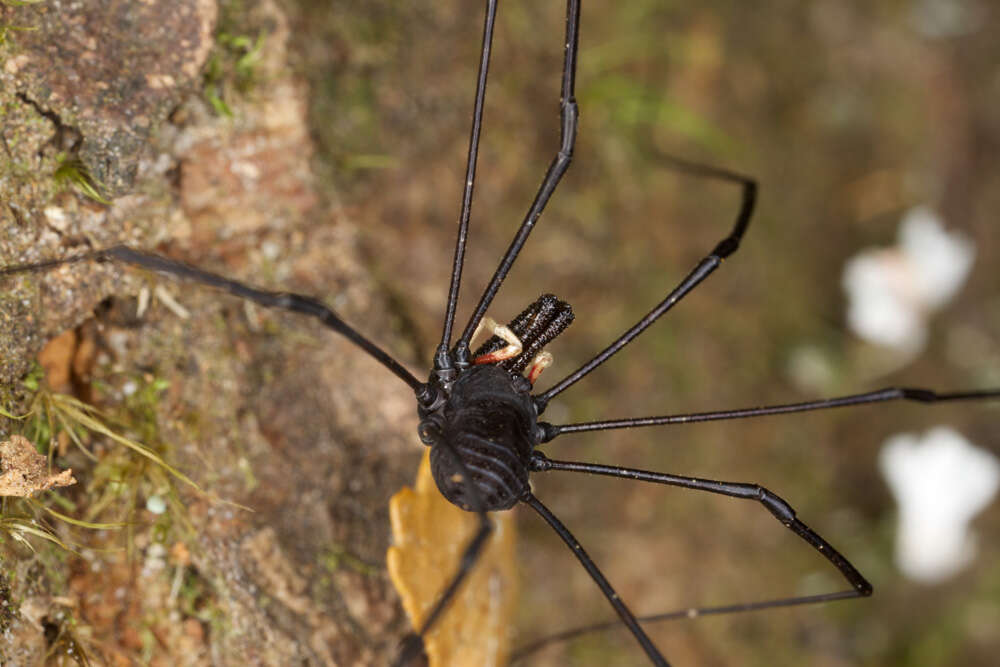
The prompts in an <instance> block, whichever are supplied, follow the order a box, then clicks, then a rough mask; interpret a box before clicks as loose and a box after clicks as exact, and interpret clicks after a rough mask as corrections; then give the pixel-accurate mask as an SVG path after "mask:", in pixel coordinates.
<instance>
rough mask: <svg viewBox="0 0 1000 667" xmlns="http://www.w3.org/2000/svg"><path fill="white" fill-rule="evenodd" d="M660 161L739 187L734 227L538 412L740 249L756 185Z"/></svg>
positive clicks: (545, 398)
mask: <svg viewBox="0 0 1000 667" xmlns="http://www.w3.org/2000/svg"><path fill="white" fill-rule="evenodd" d="M663 159H664V160H665V161H666V163H667V164H668V166H670V167H671V168H673V169H676V170H677V171H681V172H684V173H689V174H692V175H697V176H704V177H708V178H716V179H720V180H724V181H729V182H733V183H738V184H739V185H741V186H742V189H743V199H742V203H741V204H740V210H739V212H738V213H737V214H736V221H735V223H733V228H732V230H731V231H730V232H729V235H728V236H726V238H724V239H722V240H721V241H719V243H718V244H717V245H716V246H715V248H714V249H713V250H712V252H710V253H709V254H708V255H706V256H705V258H704V259H702V260H701V261H700V262H698V265H697V266H695V268H694V270H693V271H691V273H689V274H688V275H687V277H686V278H684V279H683V280H682V281H681V282H680V284H679V285H678V286H677V287H675V288H674V289H673V291H671V292H670V293H669V294H668V295H667V297H666V298H665V299H664V300H663V301H661V302H660V303H659V305H657V306H656V307H655V308H653V309H652V310H651V311H649V312H648V313H646V315H645V316H644V317H643V318H642V319H641V320H639V321H638V322H637V323H636V324H635V326H633V327H632V328H631V329H629V330H628V331H626V332H625V333H623V334H622V335H621V336H620V337H619V338H618V340H616V341H615V342H613V343H611V345H609V346H608V347H606V348H605V349H604V351H602V352H601V353H599V354H598V355H597V356H595V357H594V358H593V359H591V360H590V361H588V362H587V363H585V364H584V365H583V366H581V367H580V368H578V369H577V370H575V371H573V372H572V373H570V374H569V375H567V376H566V377H565V378H563V379H562V380H560V381H559V382H557V383H556V384H555V385H554V386H553V387H551V388H550V389H548V390H546V391H545V392H543V393H541V394H539V395H538V396H536V397H535V402H536V404H537V405H538V407H539V412H541V411H542V410H544V409H545V406H546V405H547V404H548V402H549V401H550V400H551V399H552V397H553V396H555V395H556V394H558V393H560V392H562V391H564V390H566V389H567V388H569V387H570V386H571V385H572V384H574V383H575V382H577V381H578V380H580V379H581V378H582V377H583V376H585V375H586V374H587V373H589V372H590V371H592V370H594V369H595V368H597V367H598V366H600V365H601V364H603V363H604V362H605V361H607V360H608V359H609V358H611V356H612V355H614V354H615V353H616V352H618V351H619V350H621V349H622V348H623V347H625V346H626V345H628V344H629V343H631V342H632V341H633V340H635V338H636V337H637V336H638V335H639V334H641V333H642V332H643V331H645V330H646V328H647V327H649V325H651V324H652V323H653V322H655V321H656V320H657V319H659V318H660V316H661V315H663V314H664V313H665V312H667V311H668V310H670V309H671V308H673V307H674V305H675V304H676V303H677V302H678V301H680V300H681V299H683V298H684V297H685V296H686V295H687V293H688V292H690V291H691V290H693V289H694V288H695V287H697V286H698V284H699V283H701V282H702V281H703V280H705V278H707V277H708V276H709V275H711V274H712V272H713V271H715V270H716V269H717V268H718V267H719V265H720V264H722V260H724V259H725V258H726V257H728V256H729V255H731V254H733V253H734V252H736V250H737V249H738V248H739V246H740V241H741V240H742V238H743V234H744V233H745V232H746V230H747V226H748V225H749V224H750V218H751V217H752V216H753V210H754V205H755V204H756V201H757V183H756V182H755V181H754V180H753V179H751V178H748V177H746V176H742V175H740V174H737V173H734V172H731V171H728V170H725V169H718V168H715V167H709V166H707V165H700V164H696V163H693V162H686V161H684V160H680V159H678V158H674V157H669V156H663Z"/></svg>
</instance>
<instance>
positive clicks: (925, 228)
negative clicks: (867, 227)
mask: <svg viewBox="0 0 1000 667" xmlns="http://www.w3.org/2000/svg"><path fill="white" fill-rule="evenodd" d="M899 246H900V249H901V250H902V252H903V254H904V255H905V256H906V258H907V259H908V260H909V261H910V263H912V265H913V267H914V269H915V270H914V272H913V280H914V287H915V288H916V290H917V293H918V294H919V295H920V300H921V302H922V303H923V305H924V306H925V308H926V309H927V310H934V309H937V308H940V307H941V306H943V305H944V304H945V303H947V302H948V301H949V300H950V299H951V298H952V297H953V296H955V293H956V292H958V290H959V288H961V287H962V285H963V284H964V283H965V279H966V278H967V277H968V276H969V271H971V270H972V264H973V262H974V260H975V258H976V249H975V246H974V245H973V244H972V241H970V240H969V239H968V238H967V237H965V236H964V235H962V234H960V233H958V232H948V231H946V230H945V229H944V226H943V224H942V223H941V219H940V218H939V217H938V216H937V214H936V213H934V212H933V211H932V210H931V209H929V208H927V207H926V206H917V207H916V208H913V209H910V211H909V212H908V213H907V214H906V217H904V218H903V221H902V223H900V228H899Z"/></svg>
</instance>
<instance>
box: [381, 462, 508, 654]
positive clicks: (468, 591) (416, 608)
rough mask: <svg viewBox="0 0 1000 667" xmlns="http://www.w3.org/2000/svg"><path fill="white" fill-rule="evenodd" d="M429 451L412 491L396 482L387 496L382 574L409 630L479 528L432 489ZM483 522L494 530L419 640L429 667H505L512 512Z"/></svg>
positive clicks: (425, 611)
mask: <svg viewBox="0 0 1000 667" xmlns="http://www.w3.org/2000/svg"><path fill="white" fill-rule="evenodd" d="M429 452H430V450H429V449H427V450H425V452H424V457H423V459H422V460H421V462H420V469H419V471H418V473H417V481H416V484H415V485H414V486H415V488H414V489H410V488H408V487H403V489H401V490H400V491H399V492H398V493H396V494H395V495H394V496H393V497H392V499H391V500H390V501H389V518H390V521H391V523H392V538H393V546H391V547H389V552H388V554H387V561H388V566H389V577H390V578H391V579H392V583H393V585H394V586H395V587H396V591H397V592H398V593H399V596H400V597H401V598H402V600H403V608H404V609H405V610H406V614H407V616H409V618H410V623H411V624H412V625H413V627H414V628H418V627H419V626H420V625H421V624H422V623H423V621H424V618H425V617H426V616H427V614H428V613H430V610H431V607H432V606H433V605H434V603H435V602H436V601H437V596H438V594H439V593H440V592H441V591H442V590H443V589H444V587H445V586H446V585H447V584H448V583H449V582H450V581H451V577H452V576H454V574H455V572H456V571H457V569H458V561H459V559H460V558H461V555H462V551H463V550H464V549H465V546H466V544H467V543H468V541H469V539H471V537H472V536H473V534H474V533H475V531H476V529H477V528H478V526H479V521H478V519H477V518H476V515H475V514H472V513H471V512H465V511H463V510H460V509H459V508H457V507H455V506H454V505H452V504H451V503H449V502H448V501H447V500H445V499H444V497H443V496H442V495H441V494H440V492H438V489H437V485H436V484H435V483H434V478H433V477H432V476H431V466H430V457H429ZM490 519H491V520H492V521H493V526H494V529H495V530H494V533H493V535H492V536H491V538H490V540H489V543H488V544H487V546H486V548H485V550H484V552H483V555H482V557H481V558H480V560H479V562H478V563H477V564H476V567H475V568H474V569H473V571H472V573H471V574H470V575H469V577H468V579H467V580H466V581H465V583H464V584H463V586H462V588H461V589H460V590H459V592H458V595H457V596H456V597H455V599H454V600H453V601H452V603H451V606H450V607H449V608H448V610H447V611H446V612H445V614H444V615H443V616H442V617H441V619H440V620H439V621H438V622H437V625H436V626H435V627H434V628H433V629H432V630H431V632H430V633H429V634H428V636H427V637H425V638H424V645H425V647H426V649H427V657H428V658H429V660H430V665H431V667H456V666H462V665H477V666H478V665H482V666H483V667H489V666H500V665H505V664H507V660H508V658H509V654H510V641H509V635H510V633H511V630H512V626H513V615H514V611H515V602H516V599H517V571H516V563H515V549H514V547H515V534H514V517H513V514H512V513H511V512H498V513H494V514H491V515H490Z"/></svg>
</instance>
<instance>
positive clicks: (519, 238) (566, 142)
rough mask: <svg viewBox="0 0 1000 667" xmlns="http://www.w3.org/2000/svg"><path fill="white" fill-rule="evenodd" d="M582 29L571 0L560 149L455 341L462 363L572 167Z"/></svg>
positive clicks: (575, 4)
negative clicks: (575, 89) (494, 300)
mask: <svg viewBox="0 0 1000 667" xmlns="http://www.w3.org/2000/svg"><path fill="white" fill-rule="evenodd" d="M579 29H580V2H579V0H568V2H567V3H566V41H565V55H564V58H563V73H562V88H561V97H560V103H559V104H560V109H559V113H560V117H561V119H562V124H561V126H560V127H561V129H560V140H559V143H560V146H559V151H558V152H557V153H556V156H555V157H554V158H552V162H551V164H549V169H548V171H547V172H545V178H544V179H542V184H541V186H540V187H539V188H538V192H537V194H535V199H534V201H532V203H531V208H529V209H528V214H527V215H526V216H525V218H524V221H523V222H522V223H521V227H520V228H519V229H518V230H517V234H516V235H515V236H514V240H513V241H511V244H510V247H508V248H507V252H506V253H505V254H504V256H503V259H501V260H500V265H499V266H498V267H497V270H496V272H495V273H494V274H493V278H492V279H491V280H490V284H489V285H488V286H487V287H486V291H485V292H483V295H482V297H480V299H479V305H477V306H476V310H475V312H474V313H473V314H472V317H471V318H469V323H468V324H467V325H466V326H465V331H463V332H462V337H461V338H459V340H458V342H457V343H456V344H455V360H456V363H457V364H458V365H459V366H466V365H468V363H469V341H470V339H471V338H472V334H473V333H475V331H476V327H477V326H478V325H479V321H480V320H481V319H483V316H485V315H486V310H487V309H488V308H489V307H490V304H491V303H492V302H493V297H495V296H496V294H497V291H498V290H499V289H500V284H501V283H502V282H503V281H504V278H506V277H507V273H508V272H509V271H510V267H511V266H513V264H514V260H515V259H517V255H518V253H520V252H521V248H522V247H524V243H525V241H527V240H528V235H529V234H531V230H532V229H533V228H534V226H535V223H536V222H537V221H538V218H539V216H541V214H542V210H543V209H544V208H545V205H546V204H547V203H548V201H549V198H550V197H551V196H552V193H553V192H555V189H556V186H557V185H559V181H560V179H562V177H563V174H564V173H566V169H567V168H569V163H570V161H571V160H572V159H573V146H574V144H575V142H576V124H577V117H578V110H577V106H576V98H575V97H574V87H575V82H576V54H577V42H578V38H579V31H580V30H579Z"/></svg>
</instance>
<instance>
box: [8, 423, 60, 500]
mask: <svg viewBox="0 0 1000 667" xmlns="http://www.w3.org/2000/svg"><path fill="white" fill-rule="evenodd" d="M70 484H76V480H75V479H73V471H72V470H63V471H62V472H60V473H58V474H55V475H53V474H49V470H48V461H47V460H46V458H45V457H44V456H42V455H41V454H39V453H38V452H36V451H35V446H34V445H32V444H31V441H29V440H28V439H27V438H23V437H21V436H19V435H12V436H11V437H10V440H8V441H6V442H0V496H21V497H28V496H31V495H32V494H33V493H35V492H36V491H45V490H46V489H51V488H52V487H53V486H69V485H70Z"/></svg>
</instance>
